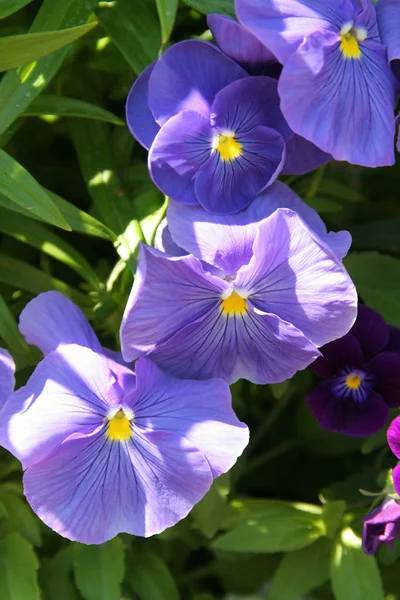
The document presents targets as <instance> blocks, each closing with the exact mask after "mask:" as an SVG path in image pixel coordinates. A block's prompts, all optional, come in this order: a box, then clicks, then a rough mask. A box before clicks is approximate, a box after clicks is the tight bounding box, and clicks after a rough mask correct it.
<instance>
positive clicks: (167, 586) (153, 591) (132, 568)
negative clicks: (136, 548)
mask: <svg viewBox="0 0 400 600" xmlns="http://www.w3.org/2000/svg"><path fill="white" fill-rule="evenodd" d="M127 580H128V583H129V585H130V586H131V588H132V590H133V591H134V592H135V594H137V595H138V596H139V598H140V600H179V592H178V589H177V587H176V584H175V581H174V579H173V577H172V575H171V573H170V571H169V569H168V567H167V566H166V564H165V563H164V561H163V560H162V559H161V558H160V557H159V556H157V555H155V554H152V553H151V552H140V553H138V554H135V555H134V556H132V558H131V560H130V561H129V565H128V570H127Z"/></svg>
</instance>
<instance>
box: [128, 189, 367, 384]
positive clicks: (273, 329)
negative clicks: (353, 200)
mask: <svg viewBox="0 0 400 600" xmlns="http://www.w3.org/2000/svg"><path fill="white" fill-rule="evenodd" d="M276 185H277V184H276ZM280 185H282V184H280ZM284 187H285V186H284ZM264 206H265V207H266V208H265V210H264V208H263V207H264ZM270 209H271V206H268V202H265V204H264V203H263V200H262V198H261V199H257V200H256V201H255V202H253V203H252V204H251V205H250V206H249V207H248V208H247V209H246V210H244V211H242V212H240V213H239V214H237V215H234V216H229V215H227V216H219V217H212V216H210V215H209V214H207V212H205V211H204V210H203V209H202V208H201V207H195V206H182V205H179V204H178V203H175V202H171V203H170V206H169V209H168V213H167V221H168V228H169V229H168V231H169V233H170V235H171V236H172V241H173V242H174V244H175V247H178V248H182V249H184V250H185V251H186V252H188V253H189V254H186V255H183V256H173V255H172V254H167V253H164V252H161V251H160V250H157V249H154V248H150V247H149V246H145V245H143V246H142V247H141V250H140V255H139V264H138V271H137V275H136V278H135V282H134V285H133V288H132V291H131V294H130V297H129V300H128V304H127V307H126V310H125V314H124V317H123V321H122V325H121V344H122V352H123V356H124V358H125V360H134V359H136V358H137V357H139V356H143V355H146V356H149V357H151V358H152V360H154V361H155V362H156V363H157V364H158V365H159V366H160V367H161V368H162V369H164V370H166V371H167V372H169V373H171V374H172V375H175V376H179V377H191V378H196V379H207V378H210V377H220V378H222V379H224V380H225V381H227V382H228V383H232V382H234V381H236V380H237V379H239V378H245V379H248V380H250V381H252V382H254V383H274V382H278V381H283V380H285V379H287V378H289V377H291V376H292V375H293V374H294V373H295V372H296V371H297V370H299V369H303V368H305V367H306V366H307V365H308V364H310V363H311V362H312V361H313V360H315V358H316V357H317V356H319V351H318V347H319V346H322V345H323V344H325V343H326V342H327V341H330V340H333V339H336V338H337V337H338V336H341V335H343V334H344V333H346V332H347V331H348V330H349V329H350V327H351V326H352V324H353V322H354V319H355V316H356V305H357V296H356V292H355V288H354V285H353V283H352V282H351V280H350V278H349V276H348V274H347V272H346V271H345V269H344V267H343V265H342V263H341V261H340V260H339V258H338V257H337V256H336V254H335V252H334V251H333V250H332V249H331V248H330V247H329V246H328V245H327V243H325V241H322V239H321V238H320V237H319V236H318V235H317V234H316V233H314V232H313V231H311V229H309V228H308V227H307V225H306V224H305V221H304V220H303V219H302V218H301V217H300V216H299V215H298V214H296V213H295V212H294V211H292V210H289V209H286V208H279V209H278V210H276V211H273V210H272V211H271V212H272V214H271V212H270ZM325 235H326V237H327V238H328V237H329V236H328V234H325ZM333 235H334V234H333ZM337 235H339V236H340V234H337ZM336 241H338V240H335V242H336ZM339 245H340V242H339ZM170 246H171V244H170Z"/></svg>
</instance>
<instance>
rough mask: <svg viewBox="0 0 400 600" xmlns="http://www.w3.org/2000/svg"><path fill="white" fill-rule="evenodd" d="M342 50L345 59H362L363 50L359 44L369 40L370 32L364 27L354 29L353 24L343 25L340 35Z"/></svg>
mask: <svg viewBox="0 0 400 600" xmlns="http://www.w3.org/2000/svg"><path fill="white" fill-rule="evenodd" d="M339 35H340V37H341V42H340V49H341V51H342V54H343V56H344V57H345V58H356V59H360V58H361V48H360V44H359V42H363V41H364V40H365V39H367V36H368V32H367V30H366V29H364V28H363V27H353V24H352V23H351V22H350V23H346V24H345V25H343V27H342V29H341V31H340V33H339Z"/></svg>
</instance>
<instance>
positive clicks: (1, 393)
mask: <svg viewBox="0 0 400 600" xmlns="http://www.w3.org/2000/svg"><path fill="white" fill-rule="evenodd" d="M14 372H15V363H14V360H13V358H12V356H11V355H10V354H9V353H8V352H7V350H5V349H4V348H0V410H1V408H2V407H3V406H4V404H5V403H6V401H7V399H8V397H9V396H10V394H11V392H13V390H14V385H15V378H14Z"/></svg>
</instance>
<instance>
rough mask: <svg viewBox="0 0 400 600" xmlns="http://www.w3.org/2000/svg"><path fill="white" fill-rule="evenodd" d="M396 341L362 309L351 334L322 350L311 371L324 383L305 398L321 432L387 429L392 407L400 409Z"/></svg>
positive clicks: (375, 315) (374, 316) (362, 433)
mask: <svg viewBox="0 0 400 600" xmlns="http://www.w3.org/2000/svg"><path fill="white" fill-rule="evenodd" d="M393 330H394V328H393ZM396 340H397V334H396V333H394V332H393V334H391V331H390V328H389V326H388V325H387V324H386V323H385V321H384V320H383V318H382V317H381V316H380V315H379V314H378V313H377V312H375V311H374V310H372V309H371V308H369V307H367V306H364V305H360V306H359V307H358V316H357V320H356V322H355V324H354V326H353V328H352V329H351V330H350V332H349V333H348V334H347V335H345V336H344V337H343V338H342V339H338V340H336V341H334V342H332V343H330V344H328V345H327V346H324V347H323V348H321V352H322V357H321V358H318V359H317V360H316V361H315V363H314V364H312V365H311V368H312V370H313V371H314V373H315V374H316V375H318V376H319V377H322V378H324V379H325V380H326V381H325V382H324V383H321V384H320V385H318V386H317V387H316V388H315V389H314V390H313V391H312V392H311V393H310V394H309V395H308V397H307V404H308V407H309V408H310V410H311V412H312V413H313V415H314V417H315V418H316V420H317V421H318V423H319V424H320V425H321V427H323V428H324V429H327V430H328V431H334V432H338V433H343V434H346V435H349V436H353V437H362V436H366V435H371V434H373V433H375V432H376V431H378V430H379V429H381V428H382V427H383V426H384V425H385V423H386V421H387V419H388V416H389V408H390V407H395V406H399V405H400V393H399V390H400V353H399V352H397V351H396V350H395V348H396V346H395V344H396V343H397V342H396Z"/></svg>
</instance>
